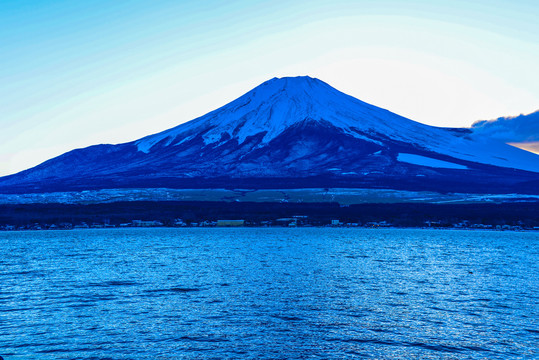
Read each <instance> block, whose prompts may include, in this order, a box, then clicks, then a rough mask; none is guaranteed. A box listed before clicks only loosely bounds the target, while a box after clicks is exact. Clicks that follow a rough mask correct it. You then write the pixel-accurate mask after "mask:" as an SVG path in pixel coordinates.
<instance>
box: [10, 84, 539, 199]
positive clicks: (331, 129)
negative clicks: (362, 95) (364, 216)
mask: <svg viewBox="0 0 539 360" xmlns="http://www.w3.org/2000/svg"><path fill="white" fill-rule="evenodd" d="M328 187H340V188H386V189H400V190H413V191H424V190H427V191H438V192H462V193H472V192H473V193H486V192H489V193H504V192H505V193H508V192H516V193H533V194H535V193H537V192H539V191H538V189H539V156H538V155H535V154H532V153H529V152H526V151H523V150H520V149H517V148H514V147H512V146H509V145H506V144H504V143H503V142H500V141H497V140H494V139H491V138H489V137H484V136H479V135H477V134H474V133H473V132H472V131H470V130H469V129H447V128H437V127H432V126H428V125H424V124H420V123H417V122H415V121H412V120H409V119H406V118H404V117H402V116H399V115H396V114H394V113H391V112H389V111H387V110H384V109H381V108H378V107H376V106H373V105H369V104H367V103H364V102H362V101H360V100H358V99H355V98H353V97H351V96H349V95H346V94H344V93H342V92H340V91H338V90H336V89H334V88H332V87H331V86H329V85H328V84H326V83H324V82H322V81H320V80H318V79H313V78H310V77H295V78H281V79H278V78H274V79H271V80H269V81H266V82H265V83H263V84H261V85H259V86H257V87H256V88H254V89H253V90H251V91H249V92H248V93H246V94H245V95H243V96H241V97H239V98H238V99H236V100H234V101H232V102H231V103H229V104H227V105H225V106H223V107H221V108H219V109H217V110H215V111H212V112H210V113H208V114H206V115H204V116H202V117H200V118H197V119H195V120H192V121H189V122H187V123H184V124H181V125H179V126H176V127H174V128H172V129H169V130H166V131H163V132H161V133H158V134H154V135H150V136H147V137H144V138H142V139H140V140H137V141H133V142H129V143H125V144H118V145H96V146H91V147H88V148H84V149H77V150H73V151H70V152H68V153H65V154H63V155H61V156H58V157H56V158H54V159H51V160H48V161H46V162H44V163H42V164H40V165H38V166H36V167H34V168H32V169H28V170H25V171H23V172H20V173H18V174H15V175H11V176H6V177H3V178H0V193H2V192H4V193H19V194H20V193H27V192H34V193H35V192H47V191H48V192H50V191H57V192H64V191H81V190H90V189H91V190H99V189H119V188H177V189H179V188H182V189H188V188H213V189H216V188H242V189H246V188H249V189H262V188H272V189H277V188H281V189H284V188H296V189H297V188H328Z"/></svg>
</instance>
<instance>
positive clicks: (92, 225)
mask: <svg viewBox="0 0 539 360" xmlns="http://www.w3.org/2000/svg"><path fill="white" fill-rule="evenodd" d="M156 227H176V228H197V227H289V228H296V227H341V228H427V229H428V228H435V229H436V228H438V229H469V230H473V229H477V230H499V231H502V230H511V231H530V230H531V231H539V226H526V225H525V224H524V223H523V222H517V224H503V225H502V224H482V223H472V222H470V221H468V220H463V221H460V222H457V223H447V222H444V221H425V222H424V224H423V225H422V226H402V225H397V224H392V223H389V222H387V221H369V222H365V223H361V222H343V221H341V220H339V219H332V220H330V221H329V222H327V221H319V220H312V219H309V217H308V216H304V215H299V216H292V217H287V218H278V219H275V220H264V221H247V220H244V219H233V220H230V219H222V220H221V219H220V220H201V221H184V220H182V219H174V220H173V221H166V220H137V219H136V220H131V221H130V222H125V223H118V224H112V223H110V222H109V221H105V222H85V221H82V222H79V223H75V224H73V223H70V222H59V223H57V224H56V223H51V224H47V223H38V222H35V223H30V224H25V225H19V226H17V225H11V224H0V231H25V230H30V231H31V230H34V231H36V230H74V229H110V228H156Z"/></svg>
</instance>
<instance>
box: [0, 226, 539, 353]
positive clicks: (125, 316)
mask: <svg viewBox="0 0 539 360" xmlns="http://www.w3.org/2000/svg"><path fill="white" fill-rule="evenodd" d="M0 249H1V252H2V256H1V257H0V355H2V356H3V357H4V359H5V360H12V359H343V358H348V359H350V358H367V359H369V358H373V359H407V358H408V359H409V358H421V359H461V358H466V359H486V358H488V359H511V358H527V359H528V358H539V351H538V350H537V349H538V348H539V271H538V270H539V268H538V264H539V263H538V260H539V232H509V231H507V232H496V231H466V230H414V229H342V228H296V229H288V228H235V229H232V228H181V229H180V228H179V229H173V228H156V229H135V228H130V229H90V230H71V231H35V232H31V231H27V232H0Z"/></svg>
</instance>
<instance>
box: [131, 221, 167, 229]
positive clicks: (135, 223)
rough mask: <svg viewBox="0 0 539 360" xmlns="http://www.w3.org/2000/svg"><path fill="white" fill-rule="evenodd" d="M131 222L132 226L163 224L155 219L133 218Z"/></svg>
mask: <svg viewBox="0 0 539 360" xmlns="http://www.w3.org/2000/svg"><path fill="white" fill-rule="evenodd" d="M131 223H132V224H133V226H137V227H155V226H163V223H162V222H161V221H157V220H133V221H132V222H131Z"/></svg>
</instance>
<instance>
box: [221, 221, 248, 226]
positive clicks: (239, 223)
mask: <svg viewBox="0 0 539 360" xmlns="http://www.w3.org/2000/svg"><path fill="white" fill-rule="evenodd" d="M243 225H245V220H217V226H223V227H235V226H243Z"/></svg>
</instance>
